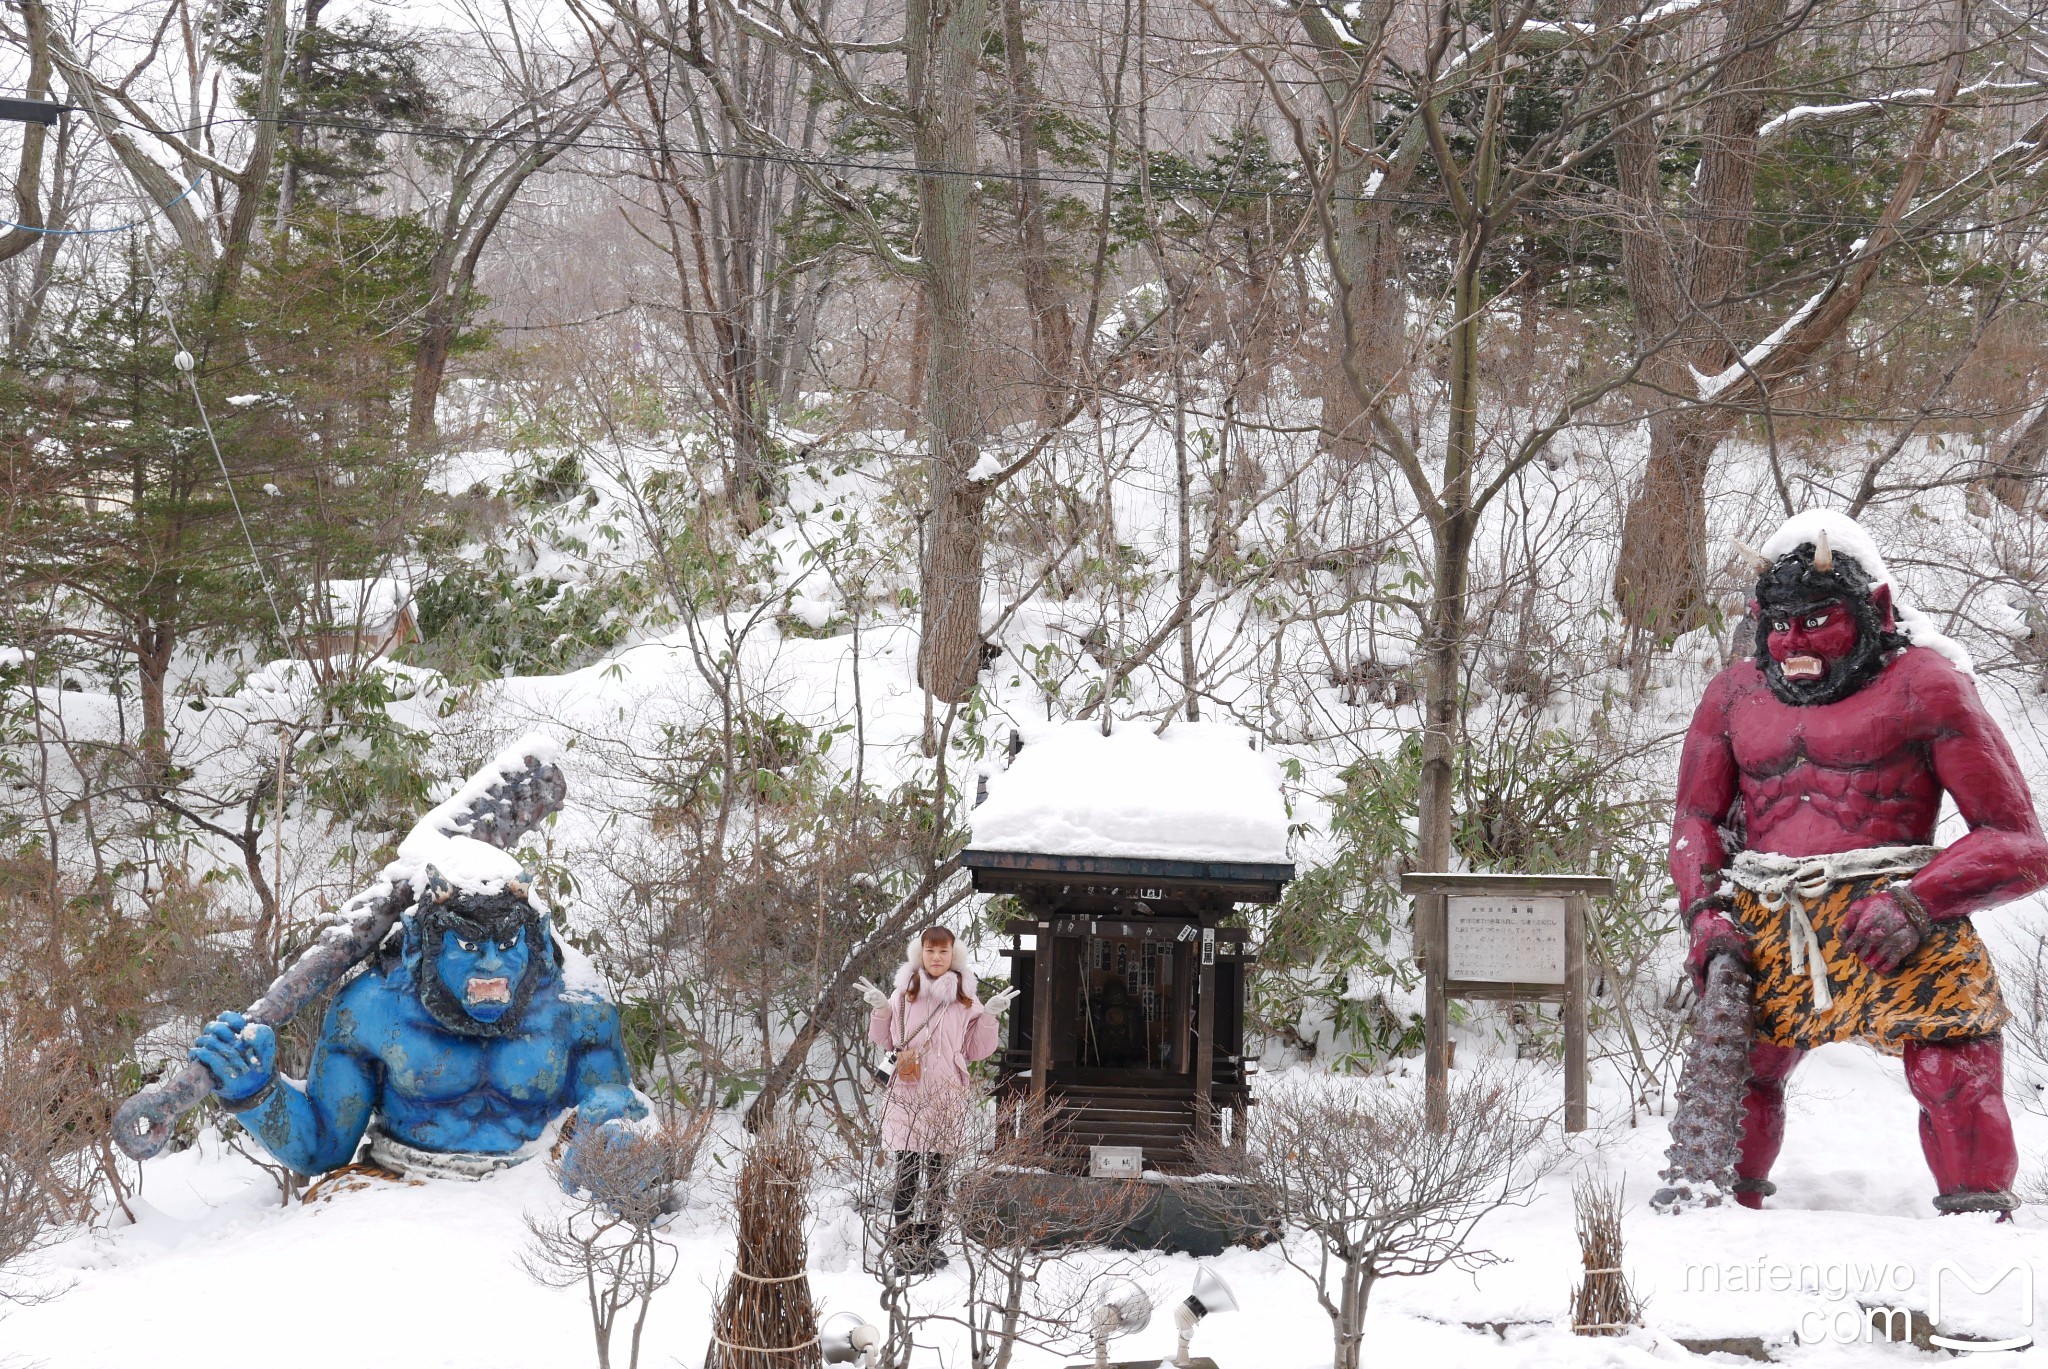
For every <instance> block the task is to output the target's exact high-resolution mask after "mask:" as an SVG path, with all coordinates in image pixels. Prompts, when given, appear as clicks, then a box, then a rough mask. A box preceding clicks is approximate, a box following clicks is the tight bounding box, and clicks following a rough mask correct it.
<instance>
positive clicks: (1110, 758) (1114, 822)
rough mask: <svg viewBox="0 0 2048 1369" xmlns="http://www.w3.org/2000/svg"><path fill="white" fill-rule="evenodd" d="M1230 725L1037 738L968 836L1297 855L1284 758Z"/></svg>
mask: <svg viewBox="0 0 2048 1369" xmlns="http://www.w3.org/2000/svg"><path fill="white" fill-rule="evenodd" d="M1250 741H1251V735H1250V734H1249V733H1248V732H1246V731H1244V730H1243V729H1242V728H1236V727H1228V726H1225V725H1223V724H1220V723H1176V724H1174V725H1173V726H1172V727H1169V728H1168V729H1166V731H1165V732H1164V733H1163V734H1155V733H1154V732H1153V731H1152V730H1151V729H1150V728H1149V727H1144V726H1135V725H1134V726H1128V727H1123V728H1120V729H1118V730H1117V731H1116V732H1114V733H1112V734H1111V735H1109V736H1107V737H1105V736H1103V735H1102V732H1101V729H1100V728H1098V727H1097V726H1096V725H1095V724H1093V723H1067V724H1065V725H1063V726H1059V727H1054V728H1051V729H1049V730H1047V731H1046V732H1044V733H1043V734H1041V735H1039V736H1037V737H1034V738H1033V739H1032V740H1031V742H1030V744H1029V745H1027V746H1026V747H1025V748H1024V749H1023V750H1022V751H1020V752H1019V753H1018V754H1017V758H1016V760H1015V761H1013V762H1012V763H1011V765H1010V768H1009V769H1008V770H1007V771H1005V772H1004V773H1002V774H1000V775H996V776H993V777H991V778H990V780H989V785H988V801H987V802H985V803H983V804H982V805H981V806H980V807H978V808H976V809H975V810H974V813H973V816H972V817H971V819H970V822H971V824H972V827H973V839H972V841H971V842H970V843H969V844H970V845H972V846H973V847H975V848H976V849H977V850H983V851H1028V852H1033V853H1036V854H1040V855H1053V856H1122V857H1132V858H1149V859H1154V860H1210V861H1244V862H1248V863H1266V864H1281V863H1284V862H1285V861H1286V860H1287V804H1286V801H1285V800H1284V799H1282V798H1281V796H1280V767H1279V766H1278V765H1276V764H1274V763H1273V760H1272V758H1271V757H1269V756H1267V755H1266V754H1265V753H1263V752H1260V751H1254V750H1252V748H1251V745H1250Z"/></svg>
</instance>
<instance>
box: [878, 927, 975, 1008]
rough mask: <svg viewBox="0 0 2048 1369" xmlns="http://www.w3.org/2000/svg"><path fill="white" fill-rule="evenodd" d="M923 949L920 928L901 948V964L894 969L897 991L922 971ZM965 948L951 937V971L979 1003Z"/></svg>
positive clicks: (904, 987) (906, 985) (901, 989)
mask: <svg viewBox="0 0 2048 1369" xmlns="http://www.w3.org/2000/svg"><path fill="white" fill-rule="evenodd" d="M923 950H924V932H923V930H922V929H920V930H918V931H916V932H913V933H912V934H911V937H910V942H909V944H908V945H906V946H905V947H904V948H903V964H902V965H900V966H898V967H897V970H896V991H897V992H898V993H901V992H903V990H905V989H907V988H909V987H910V983H911V980H912V979H913V978H914V977H915V976H916V975H918V974H919V973H921V972H922V971H923V969H924V965H923ZM965 950H966V948H965V947H963V946H962V945H961V944H960V939H959V938H958V937H955V938H954V939H953V968H952V970H951V973H953V974H957V975H959V976H960V987H961V988H962V989H964V990H966V991H967V996H968V997H969V998H971V999H973V1000H974V1001H975V1002H977V1003H979V1002H980V1001H981V995H980V994H979V993H977V992H975V989H976V980H975V978H974V971H973V970H970V969H968V968H967V956H966V955H965V953H964V952H965Z"/></svg>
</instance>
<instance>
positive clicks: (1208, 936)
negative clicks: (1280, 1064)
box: [961, 849, 1294, 1174]
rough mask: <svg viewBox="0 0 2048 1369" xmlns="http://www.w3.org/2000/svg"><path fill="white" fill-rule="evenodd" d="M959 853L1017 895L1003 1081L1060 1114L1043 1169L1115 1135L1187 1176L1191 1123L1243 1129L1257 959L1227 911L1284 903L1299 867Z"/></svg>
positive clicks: (1087, 1153) (1071, 1163)
mask: <svg viewBox="0 0 2048 1369" xmlns="http://www.w3.org/2000/svg"><path fill="white" fill-rule="evenodd" d="M961 860H962V863H964V864H965V865H966V866H967V868H968V869H969V870H970V871H972V872H973V876H974V887H975V888H976V889H977V890H978V891H981V892H984V893H992V894H1010V895H1012V896H1014V897H1015V898H1016V899H1017V901H1018V902H1019V903H1020V904H1021V905H1023V909H1024V915H1023V916H1022V917H1019V918H1016V919H1014V920H1012V921H1011V922H1010V923H1009V924H1008V925H1007V927H1005V928H1004V931H1005V932H1006V933H1007V935H1008V936H1009V939H1010V944H1009V946H1008V947H1007V948H1005V950H1004V951H1003V954H1005V955H1007V956H1008V957H1009V959H1010V964H1011V983H1013V984H1015V985H1016V986H1017V988H1018V989H1019V991H1020V994H1019V997H1018V1000H1017V1002H1016V1004H1015V1005H1014V1006H1013V1007H1012V1008H1011V1010H1010V1013H1009V1019H1008V1020H1009V1040H1008V1042H1007V1043H1006V1045H1007V1049H1006V1050H1004V1051H1003V1053H1002V1054H1001V1055H1000V1056H999V1061H1000V1075H999V1080H998V1085H997V1089H998V1096H999V1098H1004V1099H1006V1100H1008V1101H1010V1102H1011V1103H1021V1102H1024V1101H1026V1100H1028V1101H1030V1102H1031V1103H1033V1104H1034V1105H1037V1106H1035V1107H1034V1111H1037V1110H1038V1109H1039V1108H1043V1109H1045V1114H1046V1115H1048V1116H1051V1117H1052V1118H1054V1119H1055V1126H1054V1129H1053V1133H1052V1141H1051V1144H1052V1146H1053V1148H1054V1149H1053V1153H1051V1154H1049V1155H1048V1156H1047V1157H1046V1162H1047V1164H1048V1166H1049V1167H1053V1168H1058V1169H1061V1170H1065V1171H1067V1172H1070V1173H1085V1172H1087V1171H1088V1168H1089V1165H1090V1160H1091V1155H1093V1156H1094V1157H1095V1158H1096V1159H1097V1160H1098V1161H1101V1160H1102V1158H1103V1157H1102V1154H1101V1152H1100V1151H1098V1150H1096V1149H1095V1148H1098V1147H1119V1148H1130V1149H1135V1150H1136V1151H1138V1152H1139V1155H1138V1156H1136V1157H1134V1156H1131V1155H1129V1154H1128V1153H1125V1154H1124V1155H1122V1156H1118V1157H1114V1158H1116V1159H1122V1160H1125V1161H1129V1160H1132V1159H1137V1160H1139V1162H1140V1163H1141V1164H1142V1166H1143V1167H1144V1168H1145V1169H1151V1170H1156V1171H1159V1172H1161V1173H1163V1174H1179V1173H1187V1172H1189V1171H1190V1170H1191V1169H1192V1168H1195V1166H1194V1165H1193V1163H1192V1160H1191V1154H1190V1143H1191V1142H1192V1141H1193V1140H1194V1139H1195V1137H1196V1136H1197V1135H1200V1134H1202V1133H1204V1132H1206V1133H1207V1134H1209V1135H1210V1136H1212V1137H1215V1138H1217V1139H1221V1140H1225V1141H1228V1140H1230V1139H1233V1138H1235V1137H1239V1136H1242V1135H1243V1126H1244V1119H1245V1109H1246V1108H1247V1107H1248V1106H1249V1105H1250V1103H1251V1079H1250V1074H1251V1067H1250V1066H1249V1064H1248V1063H1247V1062H1246V1060H1245V1053H1244V1036H1245V989H1246V985H1245V976H1246V973H1247V971H1248V970H1249V968H1250V966H1251V965H1252V964H1253V963H1254V962H1255V961H1256V958H1257V957H1256V955H1255V953H1254V951H1253V948H1252V946H1251V944H1250V933H1249V932H1248V931H1246V930H1245V929H1244V928H1243V927H1237V926H1231V925H1228V924H1229V920H1230V917H1231V914H1232V912H1233V911H1234V910H1235V908H1236V907H1237V905H1238V904H1240V903H1260V904H1265V903H1275V902H1278V901H1279V898H1280V892H1281V890H1282V889H1283V888H1284V887H1285V886H1286V884H1287V881H1289V880H1291V879H1292V878H1294V867H1293V866H1292V865H1289V864H1270V865H1269V864H1233V863H1228V862H1211V861H1195V860H1149V859H1130V858H1112V857H1101V856H1057V855H1043V854H1034V853H1029V852H1012V851H983V850H974V849H970V850H968V851H966V852H964V853H963V854H962V856H961ZM1112 1162H1113V1161H1112ZM1097 1172H1098V1173H1100V1172H1101V1165H1100V1163H1098V1165H1097Z"/></svg>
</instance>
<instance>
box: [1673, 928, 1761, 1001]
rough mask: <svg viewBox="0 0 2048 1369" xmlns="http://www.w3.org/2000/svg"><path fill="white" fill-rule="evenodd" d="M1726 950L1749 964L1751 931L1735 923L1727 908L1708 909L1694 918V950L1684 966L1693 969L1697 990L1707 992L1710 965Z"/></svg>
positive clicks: (1687, 955)
mask: <svg viewBox="0 0 2048 1369" xmlns="http://www.w3.org/2000/svg"><path fill="white" fill-rule="evenodd" d="M1723 952H1726V953H1727V954H1729V955H1732V956H1736V957H1738V958H1739V959H1740V960H1741V961H1742V963H1743V964H1745V965H1747V964H1749V963H1750V960H1749V934H1748V933H1747V932H1745V931H1743V930H1742V928H1740V927H1738V926H1737V925H1736V924H1735V919H1733V918H1731V917H1729V916H1728V913H1727V911H1726V910H1725V909H1721V908H1711V907H1710V908H1706V909H1704V910H1702V911H1701V912H1700V913H1699V914H1698V915H1697V916H1696V917H1694V918H1693V920H1692V949H1691V950H1690V951H1688V952H1686V956H1685V968H1686V969H1688V970H1690V971H1691V972H1692V986H1693V988H1694V989H1696V990H1698V991H1699V992H1700V993H1705V992H1706V991H1707V966H1708V965H1710V964H1712V963H1713V959H1714V957H1715V956H1717V955H1720V954H1722V953H1723Z"/></svg>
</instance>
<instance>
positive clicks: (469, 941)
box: [434, 927, 533, 1022]
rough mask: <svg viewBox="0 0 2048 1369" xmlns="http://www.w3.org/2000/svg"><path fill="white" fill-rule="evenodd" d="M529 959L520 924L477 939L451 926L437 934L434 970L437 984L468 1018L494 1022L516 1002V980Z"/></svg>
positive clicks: (520, 977) (523, 929) (523, 975)
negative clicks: (504, 933) (512, 929)
mask: <svg viewBox="0 0 2048 1369" xmlns="http://www.w3.org/2000/svg"><path fill="white" fill-rule="evenodd" d="M532 959H533V948H532V947H530V946H528V945H527V943H526V929H525V928H524V927H521V928H520V929H519V930H517V931H515V932H513V933H512V934H511V935H509V936H502V937H490V936H485V937H480V938H473V937H470V936H466V935H464V934H463V933H461V932H457V931H454V930H452V929H451V930H447V931H443V932H442V933H441V953H440V954H439V955H438V956H436V957H435V965H434V969H435V973H436V974H437V975H438V976H439V977H440V980H441V986H442V987H443V988H445V989H447V990H448V993H449V995H450V996H451V997H452V998H454V1000H455V1001H456V1002H457V1003H460V1004H461V1005H462V1006H463V1009H464V1010H465V1011H466V1012H468V1013H469V1015H470V1016H471V1017H474V1018H475V1019H476V1020H477V1021H479V1022H495V1021H497V1020H498V1019H499V1018H501V1017H503V1016H504V1015H505V1014H506V1013H508V1012H510V1011H511V1010H512V1005H513V1003H514V1002H516V1001H518V996H519V995H518V990H519V981H520V980H521V979H522V978H524V977H525V975H526V971H527V964H528V962H529V961H531V960H532Z"/></svg>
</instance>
